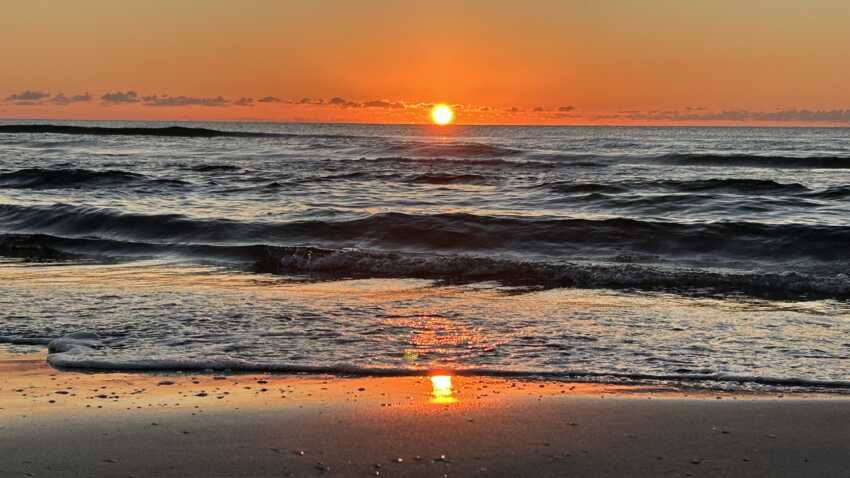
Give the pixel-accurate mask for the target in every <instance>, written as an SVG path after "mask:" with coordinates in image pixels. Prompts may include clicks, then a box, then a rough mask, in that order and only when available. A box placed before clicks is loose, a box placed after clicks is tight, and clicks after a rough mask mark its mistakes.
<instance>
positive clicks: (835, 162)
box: [630, 153, 850, 169]
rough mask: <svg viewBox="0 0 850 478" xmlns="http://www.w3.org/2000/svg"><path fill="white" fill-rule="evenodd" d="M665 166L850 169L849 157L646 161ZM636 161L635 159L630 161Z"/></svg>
mask: <svg viewBox="0 0 850 478" xmlns="http://www.w3.org/2000/svg"><path fill="white" fill-rule="evenodd" d="M647 160H648V161H650V162H656V163H663V164H672V165H683V166H722V167H749V168H787V169H850V157H848V156H805V157H803V156H801V157H797V156H761V155H754V154H699V153H693V154H692V153H687V154H681V153H676V154H666V155H662V156H655V157H650V158H644V159H637V161H638V162H643V161H647ZM630 161H634V159H630Z"/></svg>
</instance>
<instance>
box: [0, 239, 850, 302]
mask: <svg viewBox="0 0 850 478" xmlns="http://www.w3.org/2000/svg"><path fill="white" fill-rule="evenodd" d="M0 255H7V256H13V257H23V258H26V259H29V260H37V261H41V260H53V261H60V260H81V259H97V258H99V257H103V256H106V257H108V258H110V259H112V258H134V257H140V256H141V257H154V256H162V255H168V256H174V255H180V256H184V257H194V258H198V259H202V260H204V261H210V260H219V261H231V262H232V261H236V262H244V263H249V264H250V265H251V268H252V270H253V271H254V272H260V273H273V274H281V275H287V276H310V277H313V278H316V279H340V278H417V279H429V280H436V281H440V282H445V283H454V284H459V283H474V282H490V281H492V282H498V283H500V284H503V285H506V286H512V287H538V288H560V287H573V288H583V289H616V290H644V291H664V292H675V293H683V294H688V295H709V296H711V295H730V294H734V295H743V296H748V297H757V298H766V299H775V300H813V299H840V300H843V299H847V298H850V277H849V276H847V275H846V274H843V273H831V274H826V273H819V274H815V273H804V272H782V273H776V272H773V273H767V272H716V271H712V270H704V269H697V268H671V267H667V268H662V267H658V266H653V265H646V264H639V263H623V262H621V263H606V264H601V263H596V264H592V263H583V262H561V261H549V262H544V261H523V260H511V259H494V258H489V257H482V256H474V255H447V254H428V253H402V252H390V251H381V250H360V249H325V248H318V247H312V246H274V245H263V244H254V245H241V246H240V245H211V244H152V243H133V242H124V241H114V240H103V239H87V238H82V239H73V238H62V237H56V236H50V235H44V234H41V235H9V234H7V235H0ZM620 260H621V261H622V260H625V259H624V258H622V257H621V258H620Z"/></svg>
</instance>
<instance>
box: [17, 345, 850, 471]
mask: <svg viewBox="0 0 850 478" xmlns="http://www.w3.org/2000/svg"><path fill="white" fill-rule="evenodd" d="M0 374H2V375H3V377H4V381H3V384H2V385H0V476H3V477H5V476H45V475H47V476H175V477H176V476H180V477H184V478H185V477H187V476H188V477H192V476H376V474H377V475H378V476H479V475H480V476H564V475H569V476H626V475H633V476H662V475H663V476H718V475H723V476H801V475H805V476H839V475H841V474H842V473H844V472H845V471H846V469H847V468H848V467H850V444H848V440H847V438H848V436H850V435H849V434H848V432H846V431H845V430H844V429H843V427H841V426H840V424H842V423H850V421H848V420H850V399H848V398H845V397H843V396H836V395H816V394H793V393H792V394H784V395H781V396H778V395H776V394H769V395H768V394H762V393H751V392H717V391H699V390H685V391H683V390H677V389H673V388H662V387H652V386H626V385H611V384H600V383H581V382H578V383H576V382H552V381H546V380H527V379H509V378H488V377H474V376H460V377H453V382H452V384H451V389H450V392H449V393H448V395H446V394H445V393H444V392H445V390H443V392H440V390H438V389H436V388H434V385H433V384H432V383H431V380H430V379H428V378H427V377H335V376H327V375H273V374H237V375H212V374H208V375H204V374H176V373H169V374H128V373H80V372H68V371H65V372H60V371H57V370H55V369H52V368H50V367H49V366H48V365H47V364H46V362H45V360H44V353H43V352H41V353H31V354H14V353H6V352H0ZM48 451H49V452H48ZM399 459H400V461H399Z"/></svg>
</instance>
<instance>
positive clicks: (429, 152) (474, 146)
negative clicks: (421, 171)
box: [385, 142, 522, 158]
mask: <svg viewBox="0 0 850 478" xmlns="http://www.w3.org/2000/svg"><path fill="white" fill-rule="evenodd" d="M385 151H386V152H388V153H391V154H395V153H399V154H406V155H413V156H421V157H429V158H439V157H458V158H480V157H498V156H514V155H517V154H520V153H522V151H520V150H517V149H512V148H506V147H501V146H493V145H489V144H483V143H439V142H410V143H401V144H395V145H390V146H387V147H386V148H385Z"/></svg>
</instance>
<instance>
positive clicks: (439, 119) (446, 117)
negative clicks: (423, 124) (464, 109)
mask: <svg viewBox="0 0 850 478" xmlns="http://www.w3.org/2000/svg"><path fill="white" fill-rule="evenodd" d="M454 117H455V112H454V111H452V109H451V107H450V106H449V105H445V104H439V105H434V108H433V109H431V119H432V120H434V123H437V124H439V125H445V124H449V123H451V122H452V120H453V119H454Z"/></svg>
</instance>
